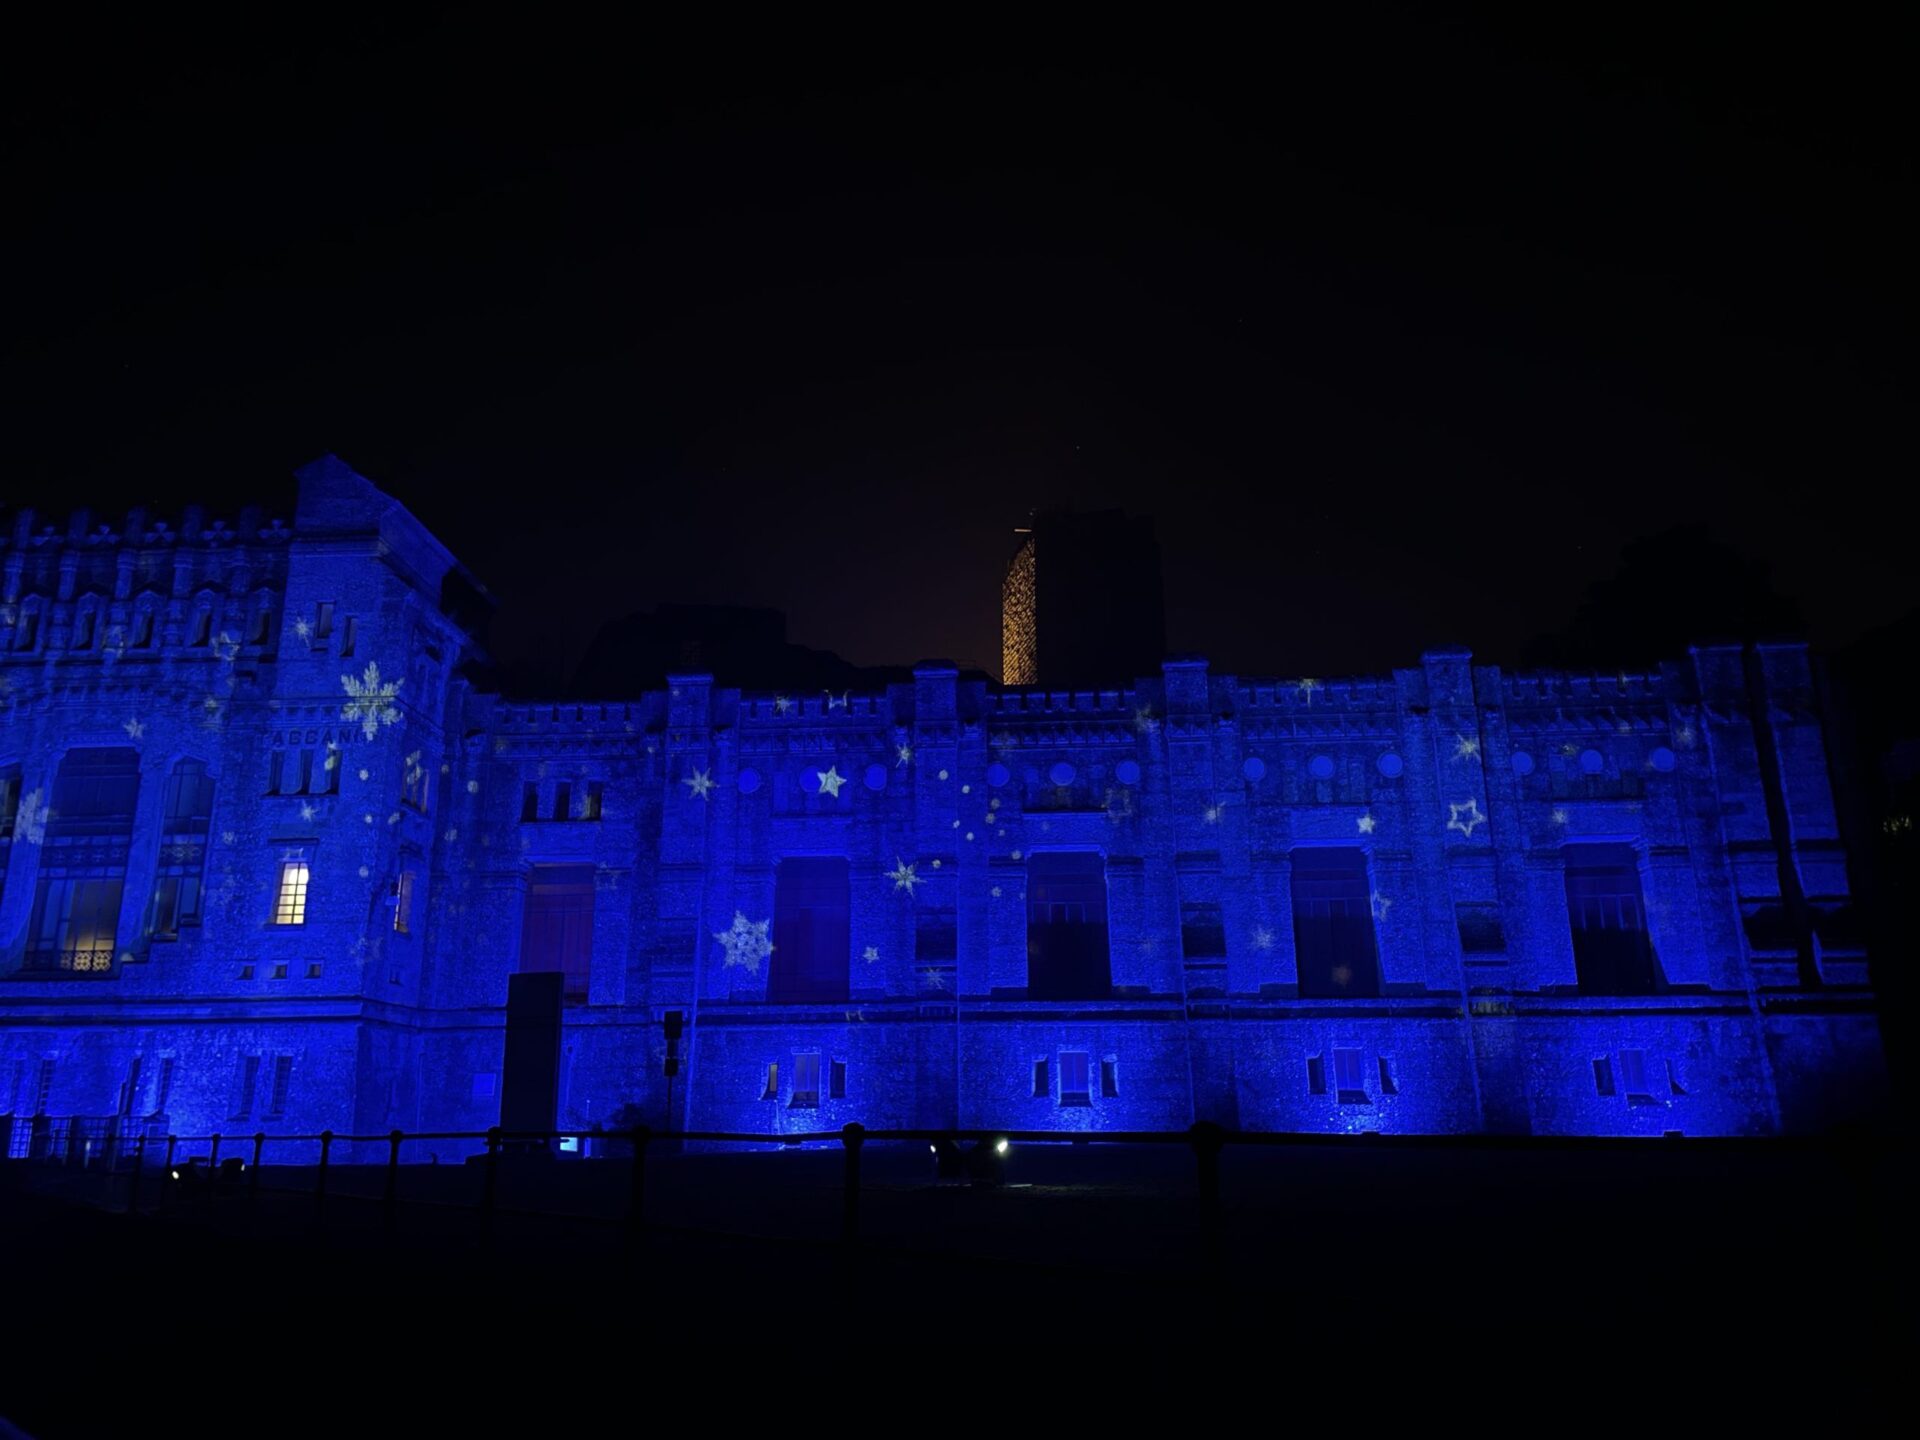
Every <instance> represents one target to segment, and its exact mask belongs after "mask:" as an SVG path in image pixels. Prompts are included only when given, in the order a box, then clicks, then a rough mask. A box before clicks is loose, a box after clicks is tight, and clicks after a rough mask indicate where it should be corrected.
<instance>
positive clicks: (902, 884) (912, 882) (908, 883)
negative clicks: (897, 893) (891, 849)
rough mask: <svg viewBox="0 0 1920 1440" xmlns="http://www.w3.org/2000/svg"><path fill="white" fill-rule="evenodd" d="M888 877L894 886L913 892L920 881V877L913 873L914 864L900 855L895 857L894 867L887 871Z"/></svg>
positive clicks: (897, 888)
mask: <svg viewBox="0 0 1920 1440" xmlns="http://www.w3.org/2000/svg"><path fill="white" fill-rule="evenodd" d="M887 879H889V880H891V881H893V888H894V889H896V890H904V891H906V892H907V894H908V895H912V894H913V887H914V886H916V885H918V884H919V883H920V877H919V876H918V875H916V874H914V873H913V866H911V865H909V864H908V863H907V862H906V861H904V860H902V859H901V858H900V857H899V856H898V855H896V856H894V857H893V869H891V870H889V871H887Z"/></svg>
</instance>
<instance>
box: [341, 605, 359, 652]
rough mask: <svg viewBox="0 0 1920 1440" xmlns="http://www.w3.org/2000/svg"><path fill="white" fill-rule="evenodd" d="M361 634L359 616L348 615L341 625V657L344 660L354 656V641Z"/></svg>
mask: <svg viewBox="0 0 1920 1440" xmlns="http://www.w3.org/2000/svg"><path fill="white" fill-rule="evenodd" d="M359 634H360V621H359V619H358V617H356V616H353V615H349V616H347V618H346V619H345V620H344V621H342V622H341V625H340V658H341V659H342V660H349V659H351V658H352V657H353V642H354V641H355V640H356V639H358V638H359Z"/></svg>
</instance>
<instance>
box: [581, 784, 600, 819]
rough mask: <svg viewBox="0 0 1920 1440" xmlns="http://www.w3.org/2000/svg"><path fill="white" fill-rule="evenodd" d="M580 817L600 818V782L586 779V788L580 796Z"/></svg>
mask: <svg viewBox="0 0 1920 1440" xmlns="http://www.w3.org/2000/svg"><path fill="white" fill-rule="evenodd" d="M580 818H581V819H582V820H598V819H599V818H600V782H599V781H598V780H589V781H587V787H586V790H585V791H584V792H583V793H582V794H581V796H580Z"/></svg>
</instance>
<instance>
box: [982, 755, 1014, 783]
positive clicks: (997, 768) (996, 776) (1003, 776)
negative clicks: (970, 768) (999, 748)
mask: <svg viewBox="0 0 1920 1440" xmlns="http://www.w3.org/2000/svg"><path fill="white" fill-rule="evenodd" d="M1012 778H1013V772H1012V771H1011V770H1009V769H1007V767H1006V766H1004V765H1002V764H1001V763H1000V762H999V761H998V760H996V761H994V762H993V764H991V765H989V766H987V783H988V784H989V785H1004V784H1006V783H1007V781H1009V780H1011V779H1012Z"/></svg>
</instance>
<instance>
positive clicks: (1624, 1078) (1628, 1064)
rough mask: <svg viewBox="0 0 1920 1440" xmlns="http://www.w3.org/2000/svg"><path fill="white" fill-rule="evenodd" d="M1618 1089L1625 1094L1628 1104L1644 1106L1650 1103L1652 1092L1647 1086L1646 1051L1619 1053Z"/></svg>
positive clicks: (1623, 1051) (1624, 1051)
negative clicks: (1635, 1103) (1637, 1103)
mask: <svg viewBox="0 0 1920 1440" xmlns="http://www.w3.org/2000/svg"><path fill="white" fill-rule="evenodd" d="M1620 1088H1621V1089H1622V1090H1624V1091H1625V1092H1626V1095H1627V1100H1628V1102H1629V1103H1633V1102H1639V1103H1641V1104H1646V1103H1649V1102H1651V1101H1652V1099H1653V1090H1652V1089H1651V1088H1650V1087H1649V1086H1648V1084H1647V1052H1646V1051H1644V1050H1622V1051H1621V1052H1620Z"/></svg>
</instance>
